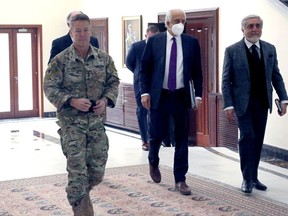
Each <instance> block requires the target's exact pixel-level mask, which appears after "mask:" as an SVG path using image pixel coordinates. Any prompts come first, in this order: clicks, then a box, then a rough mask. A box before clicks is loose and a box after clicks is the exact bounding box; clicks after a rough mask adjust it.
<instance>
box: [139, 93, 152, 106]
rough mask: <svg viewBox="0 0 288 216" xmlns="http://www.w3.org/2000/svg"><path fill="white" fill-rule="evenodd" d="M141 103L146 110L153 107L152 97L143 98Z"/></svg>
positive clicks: (145, 96)
mask: <svg viewBox="0 0 288 216" xmlns="http://www.w3.org/2000/svg"><path fill="white" fill-rule="evenodd" d="M141 103H142V106H143V107H144V108H145V109H147V110H149V109H150V107H151V102H150V95H144V96H141Z"/></svg>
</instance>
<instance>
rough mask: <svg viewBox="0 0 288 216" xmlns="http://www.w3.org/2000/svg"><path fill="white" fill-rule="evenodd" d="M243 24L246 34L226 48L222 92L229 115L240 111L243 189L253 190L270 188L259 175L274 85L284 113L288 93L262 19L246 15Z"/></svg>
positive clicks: (238, 114) (240, 151) (237, 113)
mask: <svg viewBox="0 0 288 216" xmlns="http://www.w3.org/2000/svg"><path fill="white" fill-rule="evenodd" d="M241 25H242V26H241V30H242V32H243V34H244V38H243V39H242V40H241V41H239V42H237V43H235V44H233V45H231V46H229V47H227V48H226V50H225V56H224V64H223V74H222V93H223V104H224V112H225V115H226V117H227V119H228V120H229V122H233V121H234V122H235V115H236V119H237V122H238V128H239V130H240V138H239V142H238V148H239V155H240V168H241V172H242V177H243V182H242V185H241V191H242V192H244V193H251V192H252V188H253V187H255V188H256V189H258V190H266V189H267V186H266V185H264V184H263V183H261V182H260V181H259V179H258V166H259V162H260V156H261V150H262V146H263V140H264V136H265V129H266V122H267V117H268V109H270V113H271V112H272V106H273V100H272V91H273V87H274V89H275V90H276V93H277V95H278V97H279V99H280V101H281V108H282V111H281V112H280V113H279V115H280V116H283V115H284V114H285V113H286V107H287V103H288V101H287V100H288V97H287V92H286V89H285V85H284V82H283V79H282V76H281V74H280V72H279V68H278V60H277V54H276V49H275V47H274V46H273V45H272V44H270V43H267V42H265V41H263V40H260V37H261V35H262V27H263V21H262V19H261V18H260V17H259V16H257V15H249V16H246V17H244V18H243V20H242V22H241ZM272 86H273V87H272Z"/></svg>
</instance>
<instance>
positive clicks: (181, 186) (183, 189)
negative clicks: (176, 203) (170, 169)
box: [175, 182, 192, 195]
mask: <svg viewBox="0 0 288 216" xmlns="http://www.w3.org/2000/svg"><path fill="white" fill-rule="evenodd" d="M175 187H176V189H177V190H179V192H180V194H182V195H190V194H192V193H191V189H190V187H189V186H188V185H187V184H186V183H185V182H178V183H176V184H175Z"/></svg>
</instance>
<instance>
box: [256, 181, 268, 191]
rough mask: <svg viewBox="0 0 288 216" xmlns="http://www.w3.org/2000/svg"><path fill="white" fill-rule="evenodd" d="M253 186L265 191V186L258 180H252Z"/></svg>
mask: <svg viewBox="0 0 288 216" xmlns="http://www.w3.org/2000/svg"><path fill="white" fill-rule="evenodd" d="M253 186H254V187H255V188H256V189H257V190H262V191H265V190H267V186H266V185H264V184H262V183H261V182H260V181H259V180H256V181H253Z"/></svg>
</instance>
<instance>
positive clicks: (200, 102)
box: [195, 98, 202, 110]
mask: <svg viewBox="0 0 288 216" xmlns="http://www.w3.org/2000/svg"><path fill="white" fill-rule="evenodd" d="M201 104H202V100H201V99H198V98H196V108H195V110H197V109H198V108H199V107H200V105H201Z"/></svg>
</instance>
